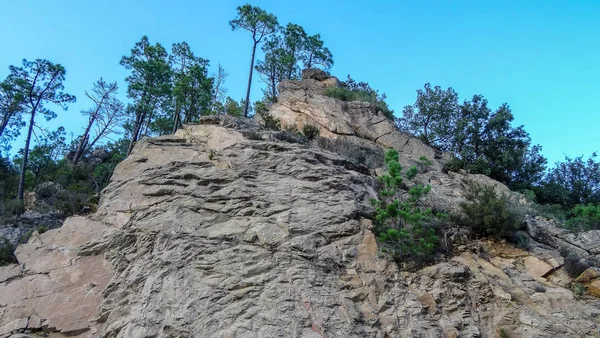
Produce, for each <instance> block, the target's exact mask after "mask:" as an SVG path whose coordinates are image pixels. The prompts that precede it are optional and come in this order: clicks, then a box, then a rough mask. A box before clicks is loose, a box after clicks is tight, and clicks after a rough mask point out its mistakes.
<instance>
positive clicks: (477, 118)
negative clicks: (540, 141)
mask: <svg viewBox="0 0 600 338" xmlns="http://www.w3.org/2000/svg"><path fill="white" fill-rule="evenodd" d="M513 120H514V116H513V114H512V112H511V110H510V108H509V106H508V105H507V104H503V105H502V106H500V107H499V108H498V109H497V110H496V111H493V112H492V110H491V109H490V108H488V104H487V100H486V99H485V98H483V96H481V95H475V96H473V98H472V99H471V100H465V101H464V102H463V104H459V103H458V94H457V93H456V92H455V91H454V90H453V89H452V88H448V89H446V90H443V89H442V88H441V87H439V86H436V87H433V88H432V87H431V85H430V84H425V89H424V90H418V91H417V100H416V102H415V104H414V105H411V106H406V107H405V108H404V110H403V114H402V117H401V118H399V119H398V123H397V125H398V128H399V129H400V130H402V131H406V132H409V133H412V134H413V135H415V136H417V137H419V138H421V139H422V140H423V141H424V142H425V143H428V144H430V145H432V146H434V147H436V148H438V149H440V150H443V151H447V152H450V153H452V154H453V155H454V158H453V159H452V160H451V161H449V162H448V163H446V165H445V168H444V170H445V171H458V170H459V169H466V170H467V171H469V172H471V173H476V174H484V175H487V176H490V177H491V178H493V179H496V180H498V181H500V182H502V183H505V184H507V185H508V186H509V187H510V188H511V189H515V190H523V189H531V187H532V186H534V185H535V184H536V183H537V182H539V180H540V179H541V178H542V175H543V173H544V170H545V166H546V159H545V158H544V157H543V156H542V155H541V153H540V152H541V147H540V146H539V145H532V144H531V139H530V137H529V134H528V133H527V132H526V131H525V130H524V129H523V126H519V127H513V126H512V121H513Z"/></svg>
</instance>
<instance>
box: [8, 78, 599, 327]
mask: <svg viewBox="0 0 600 338" xmlns="http://www.w3.org/2000/svg"><path fill="white" fill-rule="evenodd" d="M307 76H308V73H307ZM333 79H334V78H333ZM335 81H337V79H335ZM335 81H334V80H332V78H330V77H324V76H323V74H313V75H311V78H310V79H307V80H304V81H302V82H296V83H292V82H289V83H284V84H282V88H281V89H283V90H281V95H282V97H283V98H284V99H282V100H281V101H280V103H279V104H278V106H276V107H274V111H273V114H274V115H275V114H279V115H277V116H278V118H280V119H281V120H282V121H289V123H294V124H295V125H297V126H300V127H301V126H302V123H304V122H306V123H318V124H319V125H320V126H321V127H322V129H321V135H323V136H325V137H332V138H341V137H347V138H349V139H353V138H356V139H360V140H362V141H364V142H371V143H374V144H379V145H382V146H386V147H387V146H392V147H397V148H399V149H400V150H401V151H402V155H401V156H403V157H404V158H405V159H406V161H415V160H416V159H418V157H419V156H428V157H429V158H430V159H434V160H435V163H434V165H433V168H431V169H430V170H429V171H427V172H425V173H423V174H422V175H421V176H422V177H425V178H424V180H425V181H427V182H429V183H431V184H432V185H433V186H434V188H433V192H432V195H434V196H435V197H434V198H432V200H430V201H429V202H430V203H432V204H434V205H440V206H442V207H452V205H455V204H456V203H457V202H458V201H461V200H462V188H461V187H462V184H463V181H464V180H468V179H473V180H480V181H482V182H485V183H486V184H487V183H489V184H497V185H498V187H499V189H503V187H502V186H501V185H500V184H499V183H497V182H496V183H494V182H493V181H491V180H489V179H487V178H485V177H480V176H472V175H467V174H464V173H462V174H461V173H449V174H443V173H441V172H440V171H439V168H440V167H441V165H442V160H441V159H439V158H438V159H436V158H435V157H436V152H435V150H433V149H431V148H428V147H427V146H425V145H424V144H422V143H421V142H419V141H418V140H415V139H412V138H409V137H408V136H405V135H402V134H399V133H397V132H395V131H393V130H389V128H388V126H389V125H390V124H389V122H387V121H380V122H377V123H372V122H375V121H377V119H379V117H380V116H379V115H380V113H378V112H376V111H375V110H373V108H372V107H370V106H368V105H365V104H362V103H342V102H339V101H336V100H334V99H331V98H328V97H324V96H321V95H319V94H318V90H319V88H322V87H325V86H326V85H329V84H331V83H335ZM323 82H326V83H325V84H324V83H323ZM294 97H298V98H302V100H305V101H302V102H300V101H298V102H295V101H294V99H293V98H294ZM285 104H288V105H290V106H292V107H295V108H294V110H292V108H289V107H287V106H286V105H285ZM344 104H347V105H349V106H353V107H355V108H348V109H347V110H344V108H343V106H344ZM326 106H327V107H330V108H331V109H329V108H323V107H326ZM299 107H300V108H299ZM338 108H340V109H339V110H338ZM305 112H306V113H305ZM309 113H310V114H312V115H310V114H309ZM343 114H347V115H348V116H346V115H343ZM369 114H371V116H369ZM317 121H318V122H317ZM369 121H371V122H369ZM362 123H365V125H364V126H362V127H361V124H362ZM369 123H370V124H369ZM377 128H388V129H382V130H387V131H385V132H381V131H378V129H377ZM256 133H259V134H260V137H256V135H255V134H256ZM269 133H271V132H267V131H264V130H260V128H259V127H258V126H257V125H256V124H254V123H252V122H250V121H247V120H244V119H234V118H228V117H210V118H204V119H202V121H201V124H198V125H188V126H184V128H182V129H180V130H179V131H178V132H177V133H176V134H175V135H171V136H163V137H158V138H149V139H144V140H142V141H140V142H138V144H137V145H136V147H135V149H134V151H133V153H132V154H131V155H130V156H129V157H128V158H127V159H126V160H125V161H123V162H122V163H121V164H119V166H118V167H117V169H116V171H115V173H114V175H113V178H112V180H111V183H110V185H109V186H108V187H107V188H106V189H105V191H104V192H103V194H102V198H101V200H100V203H99V206H98V210H97V212H96V213H94V214H92V215H90V216H87V217H85V218H84V217H73V218H69V219H68V220H67V221H66V222H65V224H64V225H63V226H62V227H61V228H59V229H56V230H51V231H48V232H46V233H43V234H41V235H37V234H36V235H34V236H33V237H32V239H31V240H30V241H29V243H27V244H25V245H21V246H19V248H18V250H17V251H16V256H17V258H18V260H19V263H20V265H11V266H7V267H1V268H0V337H11V336H12V337H23V335H24V334H25V333H23V332H24V331H25V330H28V332H31V333H27V335H29V336H30V337H33V336H38V334H41V333H42V332H45V333H46V334H48V335H49V336H50V337H67V336H68V337H105V338H109V337H110V338H113V337H122V338H130V337H131V338H138V337H140V338H141V337H498V336H499V335H500V332H501V330H502V331H503V332H505V333H506V334H508V336H509V337H598V336H599V334H598V328H599V325H600V319H599V318H600V302H599V301H598V300H597V299H595V298H593V297H588V296H586V297H584V298H575V297H574V296H573V294H572V293H571V291H569V290H568V289H567V288H566V286H567V284H568V283H569V282H570V279H569V278H568V277H563V279H561V278H559V277H560V276H561V275H559V272H558V271H560V270H561V269H560V267H561V264H562V262H561V261H560V255H558V253H557V252H556V250H554V249H553V248H552V247H551V246H550V245H549V244H540V246H538V247H535V248H534V250H532V251H530V252H527V251H523V250H520V249H516V248H514V247H513V246H511V245H508V244H506V243H493V242H474V241H470V242H466V244H465V245H462V246H461V247H459V249H458V250H457V252H455V253H453V254H449V255H448V256H449V257H448V259H446V260H443V261H441V262H439V263H438V264H436V265H433V266H429V267H426V268H424V269H422V270H420V271H417V272H404V271H400V270H398V268H397V267H396V265H395V264H394V263H391V262H389V261H387V260H386V259H384V258H380V257H379V256H378V249H377V242H376V239H375V236H374V235H373V233H372V231H371V229H372V223H371V221H370V220H369V217H370V215H371V213H372V208H371V206H370V203H369V201H368V200H369V198H370V197H374V196H375V195H376V190H377V188H378V183H377V182H378V181H377V179H376V177H375V175H374V170H371V169H369V168H368V167H366V166H364V165H362V164H360V163H355V162H352V161H349V160H348V159H346V158H344V157H341V156H339V155H337V154H334V153H332V152H328V151H324V150H322V149H319V148H316V147H312V146H310V145H307V144H301V143H289V142H283V141H275V140H276V139H277V138H273V137H271V136H272V135H271V134H269ZM248 135H254V136H252V137H249V136H248ZM362 141H361V142H362ZM383 142H385V143H383ZM397 142H399V143H397ZM438 157H439V156H438ZM504 189H505V188H504ZM533 222H534V223H535V222H536V221H535V220H534V221H533ZM540 222H541V221H540ZM535 224H538V223H535ZM540 224H541V223H540ZM554 237H555V236H554V235H552V234H550V235H549V238H550V239H548V241H551V240H552V238H554ZM536 238H537V237H536Z"/></svg>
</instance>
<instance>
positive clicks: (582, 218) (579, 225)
mask: <svg viewBox="0 0 600 338" xmlns="http://www.w3.org/2000/svg"><path fill="white" fill-rule="evenodd" d="M571 215H572V217H571V218H570V219H569V220H567V228H569V229H570V230H573V231H588V230H595V229H596V230H598V229H600V204H599V205H592V204H588V205H576V206H575V208H573V210H571Z"/></svg>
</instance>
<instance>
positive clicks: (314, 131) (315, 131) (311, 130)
mask: <svg viewBox="0 0 600 338" xmlns="http://www.w3.org/2000/svg"><path fill="white" fill-rule="evenodd" d="M320 133H321V130H320V129H319V127H318V126H316V125H312V124H306V125H304V127H302V134H304V136H306V138H307V139H309V140H313V139H315V138H317V137H318V136H319V134H320Z"/></svg>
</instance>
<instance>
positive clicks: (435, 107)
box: [398, 83, 459, 151]
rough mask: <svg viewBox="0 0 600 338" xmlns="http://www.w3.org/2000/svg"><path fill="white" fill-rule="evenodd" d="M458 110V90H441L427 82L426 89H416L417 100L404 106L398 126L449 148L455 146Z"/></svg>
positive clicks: (443, 148)
mask: <svg viewBox="0 0 600 338" xmlns="http://www.w3.org/2000/svg"><path fill="white" fill-rule="evenodd" d="M458 110H459V104H458V94H457V93H456V92H455V91H454V89H452V88H448V89H446V90H442V88H441V87H440V86H435V87H434V88H433V89H432V88H431V85H430V84H429V83H426V84H425V89H424V90H421V89H419V90H417V101H416V102H415V104H414V105H411V106H406V107H404V110H403V111H402V117H401V118H400V119H398V127H399V128H400V129H401V130H403V131H407V132H409V133H411V134H413V135H415V136H417V137H419V138H420V139H421V140H423V142H425V143H427V144H429V145H432V146H434V147H437V148H439V149H441V150H444V151H448V150H451V149H452V137H453V135H454V133H455V131H456V122H457V121H456V120H457V117H458Z"/></svg>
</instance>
